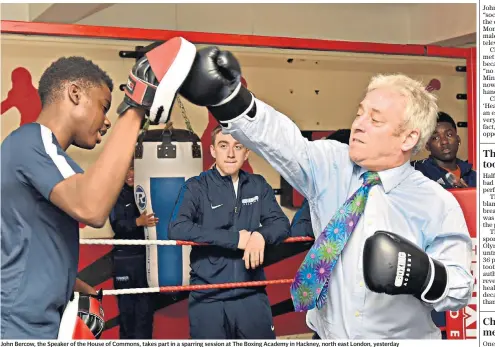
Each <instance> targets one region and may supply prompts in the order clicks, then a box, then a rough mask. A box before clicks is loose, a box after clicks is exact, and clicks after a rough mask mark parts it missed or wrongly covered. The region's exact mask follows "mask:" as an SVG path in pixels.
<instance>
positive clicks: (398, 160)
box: [349, 88, 418, 171]
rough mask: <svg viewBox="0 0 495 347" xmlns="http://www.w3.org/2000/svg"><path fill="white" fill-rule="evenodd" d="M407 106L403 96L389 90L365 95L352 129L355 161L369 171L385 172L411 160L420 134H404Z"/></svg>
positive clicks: (379, 89) (350, 147) (352, 153)
mask: <svg viewBox="0 0 495 347" xmlns="http://www.w3.org/2000/svg"><path fill="white" fill-rule="evenodd" d="M406 103H407V102H406V98H405V97H404V96H402V95H401V94H399V92H397V91H395V90H392V89H390V88H378V89H375V90H372V91H371V92H369V93H367V94H366V96H365V98H364V99H363V101H362V102H361V103H360V104H359V107H358V111H357V115H356V118H355V119H354V122H353V123H352V126H351V136H350V139H349V155H350V157H351V160H352V161H354V162H355V163H356V164H358V165H359V166H361V167H364V168H366V169H368V170H371V171H382V170H387V169H391V168H394V167H397V166H400V165H402V164H403V163H404V162H405V161H406V160H409V159H410V156H411V150H412V148H413V147H414V145H415V144H416V143H417V139H418V138H417V136H416V135H417V132H416V133H414V132H413V131H411V130H405V131H401V125H402V124H403V121H404V113H405V109H406Z"/></svg>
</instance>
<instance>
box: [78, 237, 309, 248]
mask: <svg viewBox="0 0 495 347" xmlns="http://www.w3.org/2000/svg"><path fill="white" fill-rule="evenodd" d="M309 241H314V238H312V237H309V236H297V237H289V238H287V239H285V240H284V241H283V242H282V243H296V242H309ZM79 243H80V244H81V245H119V246H137V245H143V246H154V245H157V246H209V245H208V244H206V243H197V242H192V241H181V240H126V239H122V240H114V239H80V240H79Z"/></svg>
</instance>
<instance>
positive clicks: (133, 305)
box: [110, 164, 158, 339]
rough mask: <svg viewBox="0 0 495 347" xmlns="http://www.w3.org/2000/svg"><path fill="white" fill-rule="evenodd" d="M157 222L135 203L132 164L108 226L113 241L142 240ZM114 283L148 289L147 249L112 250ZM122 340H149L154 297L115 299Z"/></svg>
mask: <svg viewBox="0 0 495 347" xmlns="http://www.w3.org/2000/svg"><path fill="white" fill-rule="evenodd" d="M157 223H158V218H156V217H155V215H154V214H153V213H150V214H147V212H146V211H144V212H143V213H142V214H140V213H139V210H138V208H137V206H136V202H135V200H134V167H133V164H131V166H130V168H129V170H128V172H127V176H126V180H125V184H124V187H123V188H122V191H121V192H120V195H119V197H118V199H117V202H116V204H115V206H114V207H113V209H112V211H111V213H110V224H111V226H112V229H113V231H114V233H115V236H114V238H115V239H132V240H143V239H144V226H149V227H152V226H155V225H156V224H157ZM113 281H114V288H115V289H129V288H147V287H148V282H147V276H146V247H144V246H141V245H137V246H118V245H116V246H114V248H113ZM117 299H118V306H119V311H120V338H121V339H152V336H153V314H154V307H153V295H152V294H132V295H118V296H117Z"/></svg>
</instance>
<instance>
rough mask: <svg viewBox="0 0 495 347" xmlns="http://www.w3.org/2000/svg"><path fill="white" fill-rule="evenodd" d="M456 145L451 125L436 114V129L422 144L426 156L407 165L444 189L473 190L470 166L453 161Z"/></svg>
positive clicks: (448, 118)
mask: <svg viewBox="0 0 495 347" xmlns="http://www.w3.org/2000/svg"><path fill="white" fill-rule="evenodd" d="M460 144H461V138H460V137H459V135H457V126H456V124H455V121H454V120H453V119H452V117H451V116H449V115H448V114H447V113H445V112H438V121H437V127H436V129H435V131H434V132H433V134H432V135H431V137H430V139H429V140H428V142H427V143H426V150H427V151H429V152H430V156H429V157H428V158H426V159H423V160H417V161H413V162H412V163H411V164H412V165H413V166H414V168H415V169H416V170H419V171H421V172H422V173H423V175H425V176H426V177H428V178H430V179H432V180H433V181H436V182H438V183H439V184H440V185H442V186H443V187H444V188H467V187H476V171H474V170H473V169H472V167H473V166H472V165H471V164H469V163H468V162H466V161H463V160H461V159H459V158H457V151H458V150H459V145H460Z"/></svg>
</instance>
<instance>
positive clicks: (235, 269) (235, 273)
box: [230, 177, 241, 295]
mask: <svg viewBox="0 0 495 347" xmlns="http://www.w3.org/2000/svg"><path fill="white" fill-rule="evenodd" d="M237 179H238V180H239V181H238V182H237V196H236V194H235V188H234V181H233V180H232V177H231V178H230V183H231V187H232V194H234V195H233V196H234V220H233V224H234V230H236V229H237V228H236V226H235V224H236V221H237V214H238V212H239V208H237V203H238V202H239V197H240V196H241V181H240V179H241V178H240V177H238V178H237ZM237 232H239V231H237ZM234 282H237V262H236V261H234ZM236 291H237V289H235V288H234V295H235V294H236Z"/></svg>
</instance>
